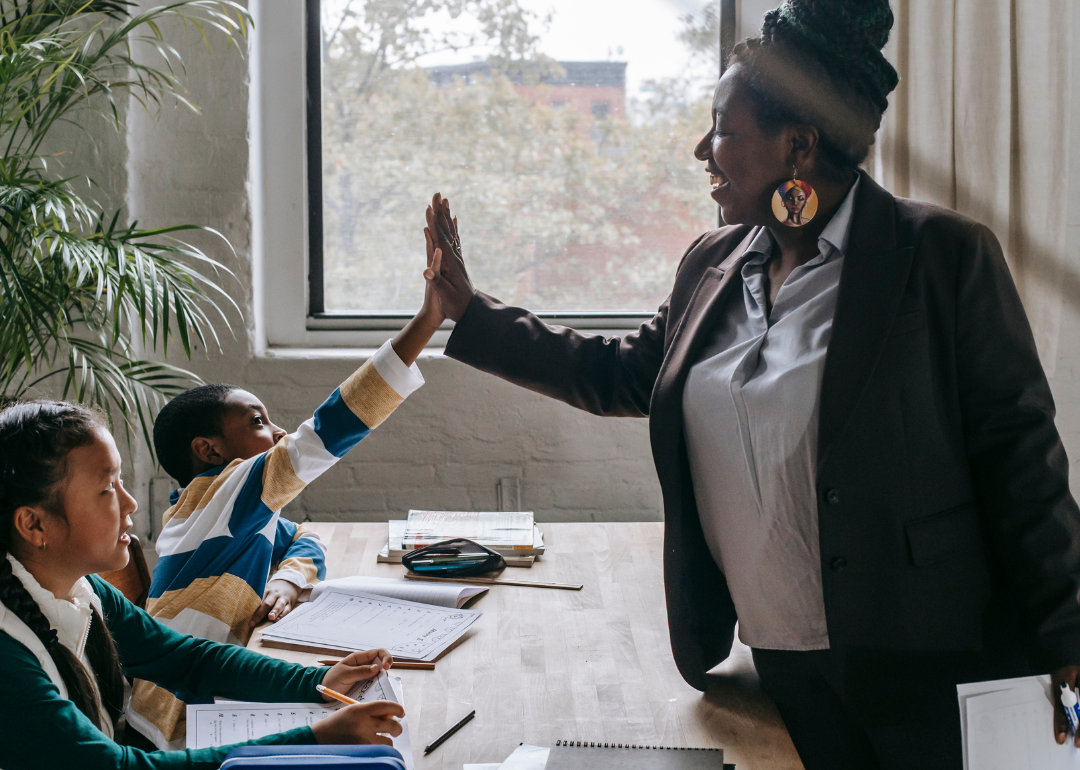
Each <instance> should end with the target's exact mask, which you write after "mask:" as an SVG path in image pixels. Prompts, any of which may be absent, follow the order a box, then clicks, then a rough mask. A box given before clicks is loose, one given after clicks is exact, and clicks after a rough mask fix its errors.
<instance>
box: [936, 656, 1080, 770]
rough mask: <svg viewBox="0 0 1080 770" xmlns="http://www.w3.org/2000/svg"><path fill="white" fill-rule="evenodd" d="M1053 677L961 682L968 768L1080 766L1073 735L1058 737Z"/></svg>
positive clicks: (1017, 769)
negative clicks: (1060, 742) (1064, 738)
mask: <svg viewBox="0 0 1080 770" xmlns="http://www.w3.org/2000/svg"><path fill="white" fill-rule="evenodd" d="M1050 689H1051V688H1050V677H1049V676H1045V675H1044V676H1029V677H1021V678H1019V679H1000V680H997V681H995V682H977V683H974V684H962V685H957V688H956V691H957V696H958V697H959V699H960V729H961V731H962V733H963V738H964V770H1066V768H1069V769H1070V770H1075V769H1076V768H1080V750H1077V749H1076V748H1074V747H1073V745H1072V736H1071V735H1070V736H1069V740H1068V741H1066V742H1065V745H1064V746H1059V745H1058V744H1057V741H1056V740H1055V739H1054V698H1056V697H1058V696H1057V693H1052V692H1051V691H1050Z"/></svg>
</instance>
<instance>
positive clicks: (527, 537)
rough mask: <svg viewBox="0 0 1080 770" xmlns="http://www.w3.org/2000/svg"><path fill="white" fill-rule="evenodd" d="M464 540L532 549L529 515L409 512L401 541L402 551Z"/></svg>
mask: <svg viewBox="0 0 1080 770" xmlns="http://www.w3.org/2000/svg"><path fill="white" fill-rule="evenodd" d="M454 537H464V538H467V539H469V540H474V541H476V542H477V543H480V544H481V545H486V546H489V547H491V546H503V547H518V546H520V547H521V548H523V549H525V550H529V549H531V548H532V546H533V515H532V513H523V512H510V511H485V512H473V511H409V519H408V523H407V524H406V526H405V536H404V538H403V539H402V542H403V544H404V546H405V547H406V548H414V547H422V546H425V545H431V544H432V543H438V542H441V541H443V540H448V539H450V538H454Z"/></svg>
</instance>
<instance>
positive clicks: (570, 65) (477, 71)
mask: <svg viewBox="0 0 1080 770" xmlns="http://www.w3.org/2000/svg"><path fill="white" fill-rule="evenodd" d="M559 66H560V67H562V68H563V69H564V70H565V71H566V75H565V76H564V77H561V78H554V77H542V78H540V82H541V83H543V84H544V85H549V86H577V87H578V88H588V87H593V88H595V87H603V88H625V87H626V62H624V61H561V62H559ZM425 71H426V72H427V74H428V78H429V79H430V80H431V81H432V82H433V83H434V84H435V85H436V86H437V87H439V88H442V87H443V86H447V85H450V83H451V82H452V81H453V79H454V78H455V77H459V78H462V79H464V80H468V79H469V76H471V75H488V74H490V73H491V66H490V65H489V64H488V63H487V62H470V63H469V64H450V65H446V66H442V67H426V68H425ZM510 81H511V82H512V83H515V84H517V85H521V84H523V83H524V79H523V78H522V76H521V73H520V72H517V73H514V74H511V75H510Z"/></svg>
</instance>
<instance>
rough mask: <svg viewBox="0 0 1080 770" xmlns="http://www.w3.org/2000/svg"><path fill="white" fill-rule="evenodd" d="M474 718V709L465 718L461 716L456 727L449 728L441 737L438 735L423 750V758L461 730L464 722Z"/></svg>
mask: <svg viewBox="0 0 1080 770" xmlns="http://www.w3.org/2000/svg"><path fill="white" fill-rule="evenodd" d="M474 716H476V709H473V710H472V711H470V712H469V713H468V714H466V715H465V716H463V717H462V718H461V721H460V722H458V723H457V724H456V725H454V726H453V727H451V728H450V729H449V730H447V731H446V732H445V733H443V734H442V735H440V736H439V737H438V738H436V739H435V740H434V741H433V742H432V743H431V745H430V746H428V747H427V748H426V749H424V756H425V757H426V756H427V755H428V754H430V753H431V752H433V751H435V749H437V748H439V746H441V745H442V744H443V741H445V740H446V739H447V738H449V737H450V736H451V735H453V734H454V733H456V732H457V731H458V730H460V729H461V728H462V727H464V726H465V723H466V722H468V721H469V720H470V719H472V718H473V717H474Z"/></svg>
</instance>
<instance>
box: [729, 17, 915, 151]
mask: <svg viewBox="0 0 1080 770" xmlns="http://www.w3.org/2000/svg"><path fill="white" fill-rule="evenodd" d="M892 25H893V13H892V9H891V8H890V7H889V2H888V0H784V1H783V2H782V3H781V4H780V6H779V7H778V8H775V9H774V10H771V11H769V12H768V13H766V14H765V18H764V21H763V23H762V26H761V36H760V37H758V38H750V39H748V40H744V41H743V42H741V43H739V44H738V45H736V46H735V48H734V49H733V50H732V52H731V57H730V63H731V64H740V65H742V66H741V67H740V68H739V72H738V73H737V77H738V78H739V79H740V80H741V81H742V83H743V84H745V85H747V86H749V91H750V94H751V96H752V97H753V99H754V101H755V103H756V107H757V113H758V115H757V117H758V122H759V124H760V125H761V126H762V128H763V129H765V130H766V131H769V132H776V131H779V130H780V129H782V128H784V127H786V126H790V125H796V124H808V125H813V126H815V127H816V128H817V129H818V132H819V144H820V147H821V150H822V155H823V157H824V159H825V160H826V161H827V162H828V163H829V164H830V165H831V166H832V167H833V170H834V171H837V172H842V173H847V172H850V171H853V170H854V169H855V168H857V167H858V166H859V165H860V164H861V163H862V162H863V161H864V160H866V157H867V155H868V154H869V152H870V147H871V145H872V144H873V143H874V134H875V132H876V131H877V130H878V127H879V126H880V125H881V116H882V113H884V112H885V110H886V108H888V106H889V98H888V97H889V94H890V93H891V92H892V90H893V89H894V88H896V86H897V83H899V76H898V75H897V74H896V70H895V69H894V68H893V66H892V65H891V64H890V63H889V62H888V60H887V59H886V58H885V56H884V54H882V52H881V49H882V48H883V47H884V46H885V44H886V43H887V42H888V40H889V32H890V30H891V29H892Z"/></svg>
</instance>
